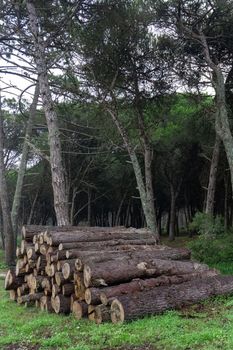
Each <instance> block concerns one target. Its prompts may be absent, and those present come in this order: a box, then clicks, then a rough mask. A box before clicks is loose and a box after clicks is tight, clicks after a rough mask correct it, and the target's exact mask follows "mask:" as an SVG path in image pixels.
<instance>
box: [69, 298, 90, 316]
mask: <svg viewBox="0 0 233 350" xmlns="http://www.w3.org/2000/svg"><path fill="white" fill-rule="evenodd" d="M72 313H73V315H74V317H75V318H76V319H77V320H81V318H83V317H87V315H88V305H87V304H86V303H85V302H83V301H77V300H75V301H74V302H73V308H72Z"/></svg>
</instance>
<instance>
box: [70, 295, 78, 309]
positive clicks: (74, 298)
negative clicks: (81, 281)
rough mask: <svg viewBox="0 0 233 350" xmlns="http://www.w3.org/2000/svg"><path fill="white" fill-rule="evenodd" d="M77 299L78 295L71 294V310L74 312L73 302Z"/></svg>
mask: <svg viewBox="0 0 233 350" xmlns="http://www.w3.org/2000/svg"><path fill="white" fill-rule="evenodd" d="M75 300H77V297H76V295H75V294H71V296H70V311H71V312H72V311H73V304H74V301H75Z"/></svg>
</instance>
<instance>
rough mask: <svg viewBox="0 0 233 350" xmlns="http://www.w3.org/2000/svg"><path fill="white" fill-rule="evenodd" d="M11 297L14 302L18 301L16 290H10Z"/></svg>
mask: <svg viewBox="0 0 233 350" xmlns="http://www.w3.org/2000/svg"><path fill="white" fill-rule="evenodd" d="M9 297H10V300H12V301H16V300H17V293H16V290H15V289H11V290H9Z"/></svg>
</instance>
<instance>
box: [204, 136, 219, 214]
mask: <svg viewBox="0 0 233 350" xmlns="http://www.w3.org/2000/svg"><path fill="white" fill-rule="evenodd" d="M220 145H221V139H220V137H219V136H218V135H216V138H215V144H214V150H213V154H212V159H211V166H210V175H209V183H208V191H207V198H206V208H205V212H206V214H210V215H211V216H213V214H214V196H215V189H216V179H217V170H218V161H219V153H220Z"/></svg>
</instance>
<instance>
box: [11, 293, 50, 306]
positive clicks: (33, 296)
mask: <svg viewBox="0 0 233 350" xmlns="http://www.w3.org/2000/svg"><path fill="white" fill-rule="evenodd" d="M43 295H44V293H34V294H27V295H22V296H21V297H18V298H17V302H18V304H22V303H30V302H35V301H36V300H40V298H41V297H43Z"/></svg>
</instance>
